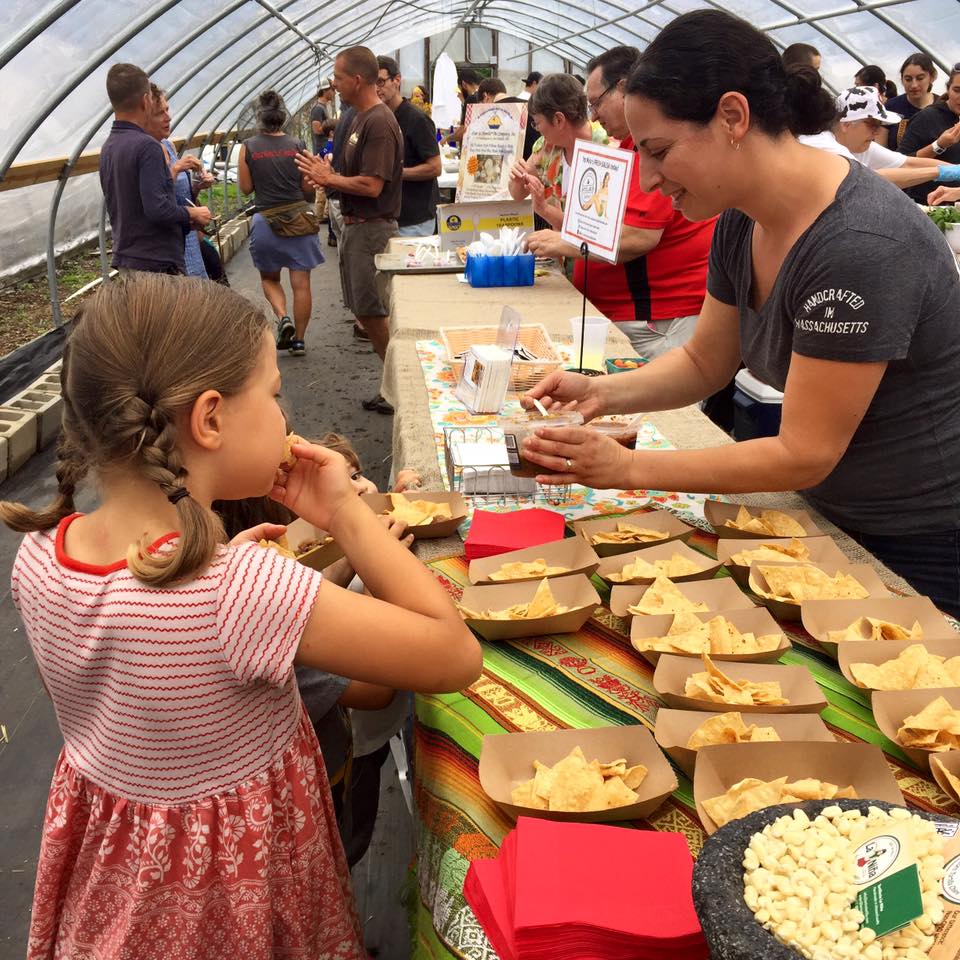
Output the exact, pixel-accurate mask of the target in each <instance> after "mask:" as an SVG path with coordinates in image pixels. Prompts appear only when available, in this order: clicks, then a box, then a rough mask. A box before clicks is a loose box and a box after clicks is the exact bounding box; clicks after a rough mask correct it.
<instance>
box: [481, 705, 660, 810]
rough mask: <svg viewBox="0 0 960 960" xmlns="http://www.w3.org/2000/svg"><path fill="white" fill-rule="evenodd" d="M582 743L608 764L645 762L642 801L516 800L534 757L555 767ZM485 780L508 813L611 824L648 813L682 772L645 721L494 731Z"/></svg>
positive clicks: (484, 756) (486, 742) (487, 746)
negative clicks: (580, 808)
mask: <svg viewBox="0 0 960 960" xmlns="http://www.w3.org/2000/svg"><path fill="white" fill-rule="evenodd" d="M576 746H579V747H580V749H581V750H583V753H584V756H586V758H587V762H588V763H589V762H590V761H591V760H594V759H596V760H599V761H600V762H601V763H606V762H609V761H611V760H616V759H618V758H619V757H625V758H626V761H627V766H628V767H629V766H634V765H636V764H638V763H642V764H643V765H644V766H645V767H646V768H647V775H646V777H644V779H643V783H641V784H640V786H639V787H638V788H637V790H636V792H637V793H638V794H639V795H640V800H639V801H638V802H637V803H631V804H629V805H627V806H623V807H614V808H613V809H611V810H594V811H589V812H582V813H580V812H573V811H569V812H568V811H562V810H535V809H532V808H530V807H519V806H517V805H515V804H514V803H512V802H511V799H510V793H511V791H512V790H513V788H514V787H517V786H519V785H520V784H521V783H524V782H526V781H527V780H529V779H530V778H531V777H533V775H534V773H535V771H534V769H533V761H534V760H539V761H540V762H541V763H545V764H547V765H548V766H553V764H555V763H556V762H557V761H558V760H562V759H563V758H564V757H565V756H567V755H568V754H569V753H570V751H571V750H572V749H573V748H574V747H576ZM480 785H481V786H482V787H483V789H484V792H485V793H486V794H487V796H488V797H490V799H491V800H493V801H494V802H495V803H496V804H497V805H498V806H499V807H501V808H502V809H503V810H504V812H505V813H507V814H508V815H509V816H511V817H513V818H514V819H516V818H517V817H542V818H543V819H546V820H560V821H565V822H569V821H577V822H579V823H611V822H615V821H619V820H638V819H641V818H643V817H648V816H649V815H650V814H651V813H653V811H654V810H656V809H657V807H659V806H660V805H661V804H662V803H663V801H664V800H666V799H667V797H669V796H670V794H671V793H673V791H674V790H676V789H677V786H678V784H677V777H676V774H675V773H674V772H673V768H672V767H671V766H670V764H669V763H668V762H667V760H666V758H665V757H664V755H663V754H662V753H661V752H660V749H659V747H657V745H656V743H655V742H654V739H653V737H652V736H651V735H650V731H649V730H647V728H646V727H644V726H642V725H641V724H639V723H637V724H630V725H628V726H622V727H593V728H591V729H589V730H551V731H549V732H542V733H502V734H496V735H491V734H488V735H487V736H485V737H484V738H483V746H482V747H481V749H480Z"/></svg>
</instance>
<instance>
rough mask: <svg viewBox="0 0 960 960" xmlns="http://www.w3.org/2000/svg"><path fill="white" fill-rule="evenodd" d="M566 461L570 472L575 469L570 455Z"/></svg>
mask: <svg viewBox="0 0 960 960" xmlns="http://www.w3.org/2000/svg"><path fill="white" fill-rule="evenodd" d="M564 462H565V463H566V465H567V471H568V472H569V471H570V470H572V469H573V461H572V460H571V459H570V458H569V457H567V458H566V460H565V461H564Z"/></svg>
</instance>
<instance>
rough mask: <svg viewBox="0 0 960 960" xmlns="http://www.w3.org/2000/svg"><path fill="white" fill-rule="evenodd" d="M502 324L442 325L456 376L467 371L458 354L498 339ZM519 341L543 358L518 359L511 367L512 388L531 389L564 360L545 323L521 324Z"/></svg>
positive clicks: (444, 339) (447, 355)
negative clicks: (457, 357) (482, 325)
mask: <svg viewBox="0 0 960 960" xmlns="http://www.w3.org/2000/svg"><path fill="white" fill-rule="evenodd" d="M499 329H500V328H499V327H441V328H440V339H441V340H442V342H443V348H444V351H445V353H444V359H445V360H446V362H447V363H449V364H450V366H451V367H452V368H453V373H454V375H455V376H456V378H457V379H458V380H459V379H460V374H461V373H463V360H455V359H454V357H456V355H457V354H458V353H464V352H465V351H466V350H469V349H470V347H474V346H483V345H486V344H490V343H496V342H497V334H498V333H499ZM517 343H520V344H523V346H525V347H526V348H527V349H528V350H529V351H530V352H531V353H533V354H536V356H538V357H541V358H542V359H540V360H517V359H514V361H513V366H512V367H511V369H510V389H511V390H529V389H530V388H531V387H533V386H535V385H536V384H538V383H539V382H540V381H541V380H542V379H543V378H544V377H545V376H546V375H547V374H548V373H550V371H551V370H556V369H557V368H558V367H559V366H560V365H561V364H562V363H563V360H562V359H561V357H560V354H559V353H558V352H557V348H556V347H555V346H554V345H553V341H552V340H551V339H550V334H549V333H547V331H546V329H545V328H544V326H543V324H542V323H533V324H529V325H527V326H521V327H520V332H519V333H518V335H517Z"/></svg>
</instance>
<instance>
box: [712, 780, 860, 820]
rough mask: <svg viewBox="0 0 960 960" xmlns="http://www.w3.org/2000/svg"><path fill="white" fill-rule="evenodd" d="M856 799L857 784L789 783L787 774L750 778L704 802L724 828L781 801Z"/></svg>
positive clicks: (798, 781) (713, 818)
mask: <svg viewBox="0 0 960 960" xmlns="http://www.w3.org/2000/svg"><path fill="white" fill-rule="evenodd" d="M841 799H843V800H856V799H857V791H856V790H854V789H853V787H844V788H843V789H842V790H841V789H840V788H839V787H838V786H837V785H836V784H835V783H827V782H826V781H823V780H816V779H814V778H812V777H809V778H806V779H804V780H794V781H793V782H792V783H787V778H786V777H778V778H777V779H776V780H772V781H770V782H767V781H766V780H757V779H756V778H755V777H747V778H746V779H744V780H741V781H740V782H739V783H735V784H734V785H733V786H732V787H731V788H730V789H729V790H728V791H727V792H726V793H724V794H721V795H720V796H719V797H711V798H710V799H709V800H704V801H703V809H704V810H706V811H707V814H708V815H709V817H710V819H711V820H712V821H713V822H714V823H715V824H716V825H717V826H718V827H722V826H723V825H724V824H725V823H729V822H730V821H731V820H739V819H740V818H741V817H746V816H748V815H749V814H751V813H754V812H755V811H757V810H763V809H764V807H772V806H773V805H774V804H777V803H802V802H803V801H804V800H841Z"/></svg>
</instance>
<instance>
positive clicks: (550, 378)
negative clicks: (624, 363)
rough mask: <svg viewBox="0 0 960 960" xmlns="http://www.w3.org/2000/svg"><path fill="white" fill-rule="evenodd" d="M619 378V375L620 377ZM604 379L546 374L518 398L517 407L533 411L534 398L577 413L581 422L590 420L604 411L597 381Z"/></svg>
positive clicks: (548, 406) (563, 372) (544, 403)
mask: <svg viewBox="0 0 960 960" xmlns="http://www.w3.org/2000/svg"><path fill="white" fill-rule="evenodd" d="M621 376H622V374H621ZM605 379H606V377H585V376H584V375H583V374H582V373H571V372H570V371H569V370H554V371H552V372H551V373H549V374H547V376H545V377H544V378H543V379H542V380H541V381H540V382H539V383H538V384H537V385H536V386H535V387H531V388H530V389H529V390H528V391H527V392H526V393H525V394H524V395H523V396H522V397H521V398H520V403H521V405H522V406H523V407H524V408H525V409H527V410H533V409H535V408H534V405H533V401H534V398H536V399H537V400H540V401H541V402H542V403H543V405H544V406H545V407H546V408H547V409H548V410H550V409H551V408H556V409H560V408H566V409H570V410H578V411H579V412H580V413H581V414H583V419H584V420H592V419H593V418H594V417H596V416H599V415H600V414H601V413H603V411H604V406H603V399H602V397H601V396H600V384H599V382H598V381H600V380H605Z"/></svg>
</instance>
